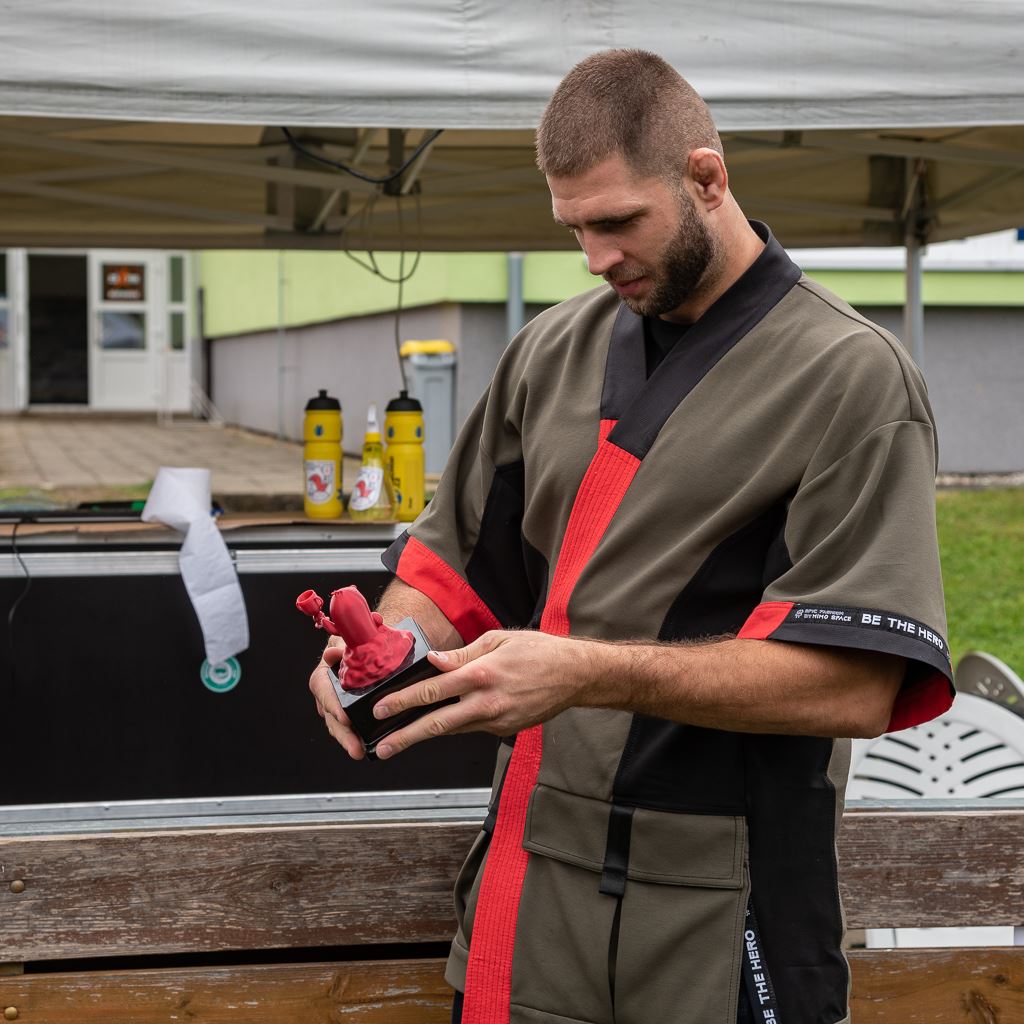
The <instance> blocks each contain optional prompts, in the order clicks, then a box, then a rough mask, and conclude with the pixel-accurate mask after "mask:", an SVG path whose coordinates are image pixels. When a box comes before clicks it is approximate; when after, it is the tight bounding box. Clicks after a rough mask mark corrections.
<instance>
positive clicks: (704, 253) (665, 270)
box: [605, 192, 718, 316]
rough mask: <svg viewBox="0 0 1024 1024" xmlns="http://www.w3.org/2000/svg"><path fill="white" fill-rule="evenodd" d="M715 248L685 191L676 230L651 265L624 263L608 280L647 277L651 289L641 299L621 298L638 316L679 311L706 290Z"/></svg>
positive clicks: (606, 277)
mask: <svg viewBox="0 0 1024 1024" xmlns="http://www.w3.org/2000/svg"><path fill="white" fill-rule="evenodd" d="M717 255H718V247H717V245H716V241H715V238H714V236H713V235H712V234H711V231H710V229H709V228H708V226H707V225H706V224H705V223H704V221H703V220H701V217H700V214H698V213H697V208H696V206H695V205H694V202H693V200H692V199H691V198H690V197H689V196H688V195H687V194H686V193H685V192H684V193H682V198H681V199H680V205H679V228H678V230H677V231H676V233H675V235H673V236H672V238H670V239H669V241H668V244H667V245H666V246H665V248H664V249H662V251H661V252H660V253H659V255H658V257H657V260H656V261H655V262H654V263H653V264H651V265H650V266H645V265H643V264H641V263H626V264H624V265H623V266H620V267H616V268H615V273H614V274H605V280H607V281H609V282H610V281H619V282H620V283H621V282H624V281H632V280H635V279H636V278H638V277H647V278H648V279H649V281H650V287H649V288H648V290H647V294H646V295H645V296H643V297H642V298H632V297H630V296H626V295H624V296H622V301H623V302H625V304H626V305H627V306H628V307H629V308H630V309H631V310H632V311H633V312H634V313H636V314H637V315H638V316H661V315H662V314H663V313H671V312H672V310H674V309H678V308H679V306H681V305H682V304H683V303H684V302H687V301H689V300H690V299H692V298H694V296H695V295H697V294H699V292H700V291H702V290H703V288H702V287H701V286H702V284H703V285H704V286H705V287H706V285H707V282H706V281H705V280H704V278H705V276H706V275H707V272H708V268H709V267H710V266H711V265H712V264H713V263H714V262H715V259H716V257H717Z"/></svg>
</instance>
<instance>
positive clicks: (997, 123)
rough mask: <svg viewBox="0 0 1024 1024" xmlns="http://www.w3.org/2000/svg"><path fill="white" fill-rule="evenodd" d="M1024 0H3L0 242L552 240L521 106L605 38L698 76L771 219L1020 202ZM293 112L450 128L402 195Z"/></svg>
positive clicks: (920, 221) (925, 226)
mask: <svg viewBox="0 0 1024 1024" xmlns="http://www.w3.org/2000/svg"><path fill="white" fill-rule="evenodd" d="M1022 14H1024V3H1022V2H1020V0H959V2H957V3H954V2H952V0H916V2H915V3H914V4H913V5H896V4H893V3H891V0H886V2H882V0H779V2H775V3H772V4H763V3H760V2H754V0H732V2H730V3H726V4H719V5H717V6H713V5H712V6H707V5H697V4H695V3H690V2H673V0H635V2H632V3H629V4H623V3H619V2H614V3H613V2H611V0H521V2H519V3H516V4H509V3H507V2H503V3H500V4H499V3H497V2H494V0H457V2H456V0H447V2H445V0H405V2H399V0H378V2H376V3H374V4H367V3H362V2H361V3H360V4H355V3H352V2H338V0H293V2H291V3H288V4H282V3H280V0H275V2H270V0H249V2H247V3H244V4H243V3H239V2H238V0H168V2H165V3H163V4H156V3H144V4H128V5H126V4H115V3H113V2H110V0H43V2H39V3H35V4H19V5H11V4H9V5H7V9H6V11H5V15H4V17H3V18H0V246H3V247H9V246H36V247H41V246H55V247H62V246H63V247H68V246H74V247H82V248H84V247H145V248H172V247H173V248H178V247H180V248H239V247H269V248H327V249H337V248H340V247H345V248H351V249H368V248H374V249H382V250H383V249H397V248H407V249H414V248H423V249H433V250H487V249H566V248H569V247H571V246H572V245H573V244H574V243H573V242H572V240H571V239H570V238H569V237H568V236H567V234H566V232H565V231H564V230H563V229H559V228H557V227H556V226H555V225H554V224H553V223H552V220H551V211H550V198H549V196H548V193H547V189H546V187H545V183H544V180H543V178H542V177H541V176H540V174H539V172H538V171H537V169H536V167H535V165H534V160H533V135H532V130H533V126H534V125H535V124H536V122H537V120H538V118H539V117H540V114H541V112H542V110H543V107H544V104H545V102H546V100H547V98H548V96H549V95H550V93H551V91H552V90H553V88H554V86H555V85H556V83H557V82H558V80H559V79H560V77H561V76H562V75H563V74H564V73H565V71H566V70H567V69H568V68H569V67H571V66H572V64H573V63H574V62H575V61H577V60H578V59H580V58H582V57H583V56H586V55H587V54H589V53H591V52H593V51H595V50H598V49H602V48H606V47H610V46H642V47H647V48H650V49H654V50H656V51H658V52H659V53H661V54H662V55H663V56H665V57H666V58H667V59H668V60H669V61H670V62H672V63H673V64H674V66H676V67H677V68H678V69H679V70H680V71H681V72H682V73H683V74H684V75H685V76H686V77H687V78H689V79H690V81H691V82H692V83H693V84H694V85H695V86H696V87H697V88H698V90H699V91H700V92H701V93H702V94H703V95H704V96H705V98H706V99H707V100H708V101H709V103H710V105H711V108H712V111H713V113H714V115H715V117H716V120H717V122H718V124H719V126H720V128H721V129H722V132H723V139H724V141H725V145H726V157H727V163H728V166H729V170H730V175H731V178H730V181H731V186H732V189H733V191H734V192H735V194H736V195H737V197H738V198H739V200H740V203H741V205H742V206H743V208H744V210H745V211H746V212H747V213H748V215H750V216H753V217H759V218H761V219H764V220H766V221H768V222H769V223H770V224H771V225H772V227H773V229H774V230H775V232H776V235H777V236H778V237H779V239H780V240H781V241H782V242H783V244H785V245H788V246H816V245H859V244H866V245H898V244H902V242H903V240H904V238H905V235H906V232H907V230H908V229H910V228H913V229H914V230H915V231H916V232H917V234H918V235H919V236H920V237H921V238H922V239H923V240H926V241H940V240H943V239H947V238H960V237H964V236H966V235H970V234H977V233H981V232H984V231H994V230H997V229H999V228H1003V227H1015V226H1017V225H1018V224H1019V222H1020V220H1021V219H1022V217H1024V213H1022V211H1024V76H1022V75H1020V74H1019V72H1018V67H1019V59H1018V56H1017V54H1018V51H1019V49H1020V43H1021V41H1022V39H1021V36H1022V31H1024V30H1022V29H1021V25H1022V24H1024V19H1022V17H1021V15H1022ZM282 127H289V128H291V129H292V130H293V131H294V132H295V134H296V135H298V136H299V137H300V138H301V140H302V142H303V144H304V145H306V146H307V147H310V148H311V149H313V150H314V151H315V152H317V153H318V154H320V155H322V156H327V157H329V158H331V159H334V160H339V161H342V162H344V163H346V164H350V163H357V164H358V166H359V168H360V169H361V170H362V171H364V172H366V173H369V174H372V175H381V174H384V173H386V172H387V171H388V170H389V168H390V167H392V166H394V165H395V163H396V154H397V153H402V154H404V155H405V156H408V155H409V154H411V153H412V152H413V149H414V147H415V146H416V145H417V144H418V142H419V141H420V140H421V139H423V138H425V137H426V133H427V131H428V130H429V129H435V128H443V129H444V132H443V134H442V135H441V137H440V138H439V139H438V140H437V142H436V143H435V144H434V145H433V146H432V148H431V149H430V150H429V152H428V153H427V154H425V159H424V160H423V161H418V162H417V163H416V164H415V165H414V166H413V167H411V168H410V170H409V172H408V173H407V174H406V176H405V177H403V179H402V181H401V182H400V183H399V184H400V189H399V190H400V191H401V192H402V193H403V194H402V195H400V196H392V195H390V194H389V195H382V194H381V190H380V189H379V188H375V187H374V186H372V185H367V184H365V183H361V182H358V181H356V180H355V179H353V178H351V177H348V176H346V175H343V174H341V173H339V172H337V171H334V170H332V169H330V168H327V167H324V166H323V165H321V164H318V163H316V162H314V161H311V160H309V159H308V158H306V157H304V156H299V155H296V154H295V153H294V152H293V151H291V150H290V149H289V146H288V143H287V141H286V139H285V137H284V135H283V133H282V131H281V128H282ZM399 131H401V132H404V135H400V134H399ZM914 175H916V176H917V177H916V178H914V177H913V176H914ZM911 181H916V182H917V184H916V185H915V186H914V187H913V188H911V187H910V182H911Z"/></svg>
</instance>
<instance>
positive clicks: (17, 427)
mask: <svg viewBox="0 0 1024 1024" xmlns="http://www.w3.org/2000/svg"><path fill="white" fill-rule="evenodd" d="M345 461H346V466H345V485H346V487H349V486H351V484H350V479H352V480H354V478H355V473H356V472H357V471H358V463H357V460H354V459H346V460H345ZM160 466H203V467H206V468H208V469H209V470H210V472H211V483H212V490H213V493H214V494H215V495H235V496H243V495H245V496H252V497H253V499H256V498H257V496H261V495H263V496H276V497H277V498H278V499H279V500H278V503H277V504H278V507H279V506H280V503H281V500H282V499H284V500H286V499H288V498H289V497H293V498H294V499H295V501H296V502H297V504H298V505H301V502H302V445H300V444H296V443H293V442H290V441H279V440H277V439H276V438H272V437H267V436H265V435H262V434H255V433H252V432H250V431H247V430H241V429H239V428H237V427H213V426H210V425H209V424H208V423H205V422H203V421H200V420H192V419H180V420H175V421H174V422H173V423H171V424H170V425H168V426H161V425H158V424H157V422H156V420H155V418H142V417H133V418H122V417H103V416H98V415H90V416H82V415H53V416H43V415H38V416H36V415H33V416H9V417H0V492H4V491H7V492H10V491H16V492H20V491H22V490H31V491H39V492H42V493H43V494H46V493H49V492H56V493H57V494H63V493H64V492H71V493H73V494H75V495H80V494H86V495H87V496H88V497H89V499H90V500H96V499H97V498H99V497H101V496H103V495H104V492H108V491H109V492H110V494H109V497H118V496H120V495H119V494H118V493H117V492H118V491H123V490H124V489H126V488H140V487H145V488H148V486H149V485H150V484H151V483H152V481H153V478H154V476H155V475H156V471H157V469H159V467H160Z"/></svg>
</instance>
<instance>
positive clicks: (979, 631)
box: [938, 488, 1024, 676]
mask: <svg viewBox="0 0 1024 1024" xmlns="http://www.w3.org/2000/svg"><path fill="white" fill-rule="evenodd" d="M938 525H939V550H940V552H941V555H942V580H943V584H944V586H945V590H946V615H947V618H948V620H949V646H950V650H951V652H952V655H953V664H954V665H955V664H956V662H957V660H958V659H959V658H960V657H961V656H962V655H963V654H965V653H966V652H967V651H970V650H981V651H987V652H988V653H989V654H994V655H995V656H996V657H997V658H999V659H1000V660H1001V661H1004V662H1006V664H1007V665H1009V666H1010V668H1012V669H1013V670H1014V672H1016V673H1017V674H1018V675H1021V676H1024V488H1006V489H1002V490H984V491H969V490H964V491H940V492H939V496H938Z"/></svg>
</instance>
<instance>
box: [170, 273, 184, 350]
mask: <svg viewBox="0 0 1024 1024" xmlns="http://www.w3.org/2000/svg"><path fill="white" fill-rule="evenodd" d="M167 347H168V348H169V349H170V350H171V351H172V352H183V351H184V349H185V257H184V256H182V255H178V254H175V255H172V256H168V257H167Z"/></svg>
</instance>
